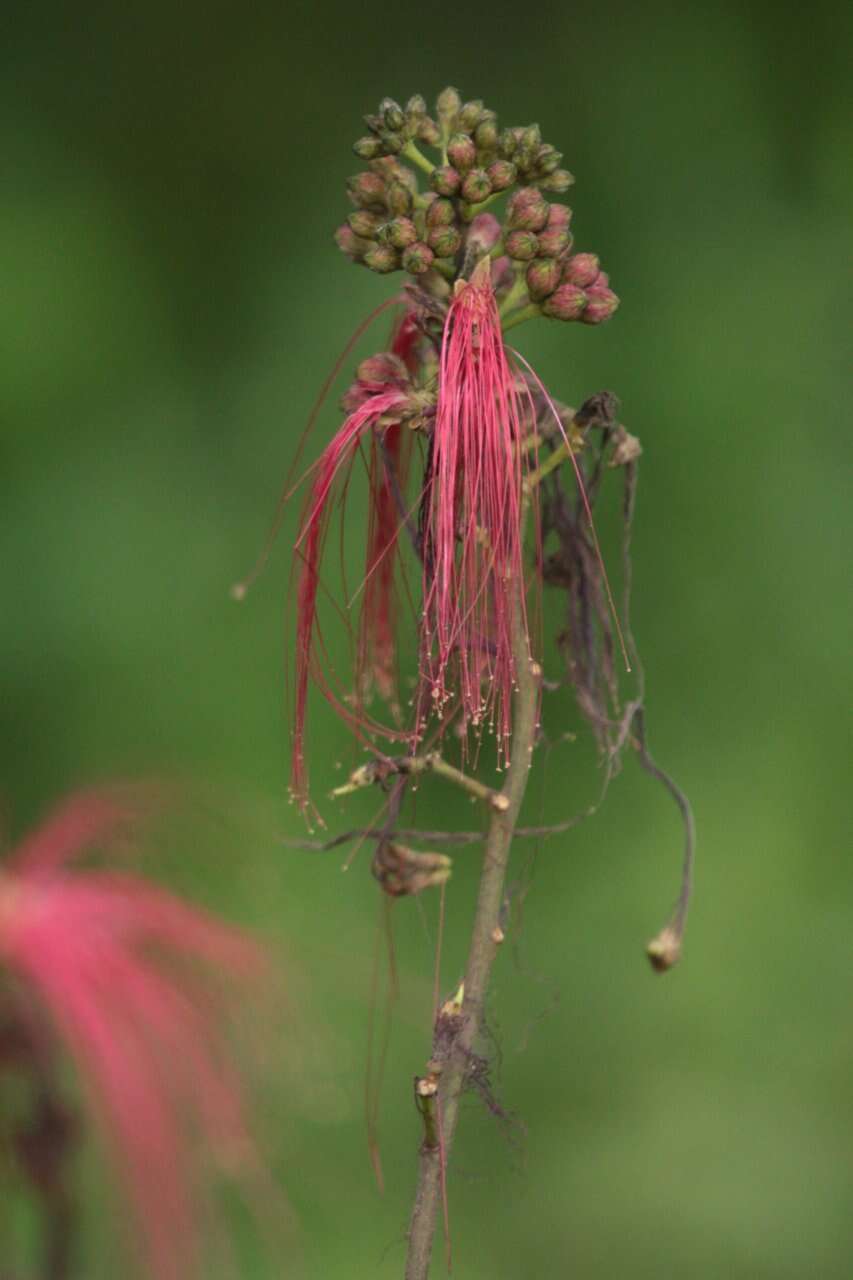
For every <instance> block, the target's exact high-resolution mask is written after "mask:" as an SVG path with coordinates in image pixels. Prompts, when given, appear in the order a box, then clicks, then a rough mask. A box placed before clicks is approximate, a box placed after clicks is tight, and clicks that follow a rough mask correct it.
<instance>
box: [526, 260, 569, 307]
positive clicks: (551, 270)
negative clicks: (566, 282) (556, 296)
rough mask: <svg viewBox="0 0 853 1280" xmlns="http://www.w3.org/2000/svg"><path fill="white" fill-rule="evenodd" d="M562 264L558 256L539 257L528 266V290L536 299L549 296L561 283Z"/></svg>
mask: <svg viewBox="0 0 853 1280" xmlns="http://www.w3.org/2000/svg"><path fill="white" fill-rule="evenodd" d="M560 274H561V272H560V264H559V262H557V260H556V258H537V260H536V261H535V262H531V264H530V266H529V267H528V268H527V292H528V293H529V294H530V296H531V298H533V299H534V301H536V302H538V301H539V300H540V299H542V298H547V297H548V295H549V293H553V292H554V290H555V289H556V288H557V285H558V284H559V283H560Z"/></svg>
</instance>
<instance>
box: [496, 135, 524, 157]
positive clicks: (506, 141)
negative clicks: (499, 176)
mask: <svg viewBox="0 0 853 1280" xmlns="http://www.w3.org/2000/svg"><path fill="white" fill-rule="evenodd" d="M523 133H524V130H523V129H504V131H503V133H502V134H501V136H500V138H499V139H498V148H499V150H500V153H501V155H502V156H503V158H504V159H505V160H513V159H514V158H515V154H516V152H517V151H518V144H519V142H520V141H521V135H522V134H523Z"/></svg>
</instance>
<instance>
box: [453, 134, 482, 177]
mask: <svg viewBox="0 0 853 1280" xmlns="http://www.w3.org/2000/svg"><path fill="white" fill-rule="evenodd" d="M447 158H448V160H449V161H450V163H451V164H452V165H453V167H454V169H461V170H463V171H465V172H467V170H468V169H470V168H471V166H472V165H473V163H474V161H475V160H476V159H477V148H476V147H475V146H474V142H473V140H472V139H471V138H469V137H468V134H467V133H454V135H453V137H452V138H451V139H450V141H449V142H448V144H447Z"/></svg>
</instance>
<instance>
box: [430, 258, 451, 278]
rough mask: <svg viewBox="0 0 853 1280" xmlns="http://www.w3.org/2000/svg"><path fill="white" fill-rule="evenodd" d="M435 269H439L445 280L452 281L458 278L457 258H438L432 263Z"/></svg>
mask: <svg viewBox="0 0 853 1280" xmlns="http://www.w3.org/2000/svg"><path fill="white" fill-rule="evenodd" d="M432 269H433V271H437V272H438V274H439V275H440V276H443V277H444V279H445V280H450V281H451V282H452V281H453V280H455V279H456V258H455V256H454V257H452V258H436V259H435V261H434V262H433V264H432Z"/></svg>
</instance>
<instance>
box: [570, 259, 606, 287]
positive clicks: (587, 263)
mask: <svg viewBox="0 0 853 1280" xmlns="http://www.w3.org/2000/svg"><path fill="white" fill-rule="evenodd" d="M600 270H601V264H600V263H599V261H598V258H597V257H596V255H595V254H594V253H575V254H573V255H572V257H571V258H566V260H565V262H564V263H563V279H564V280H565V281H566V283H567V284H579V285H580V287H581V288H582V289H586V288H587V286H588V285H591V284H594V283H595V281H596V279H597V278H598V273H599V271H600Z"/></svg>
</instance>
